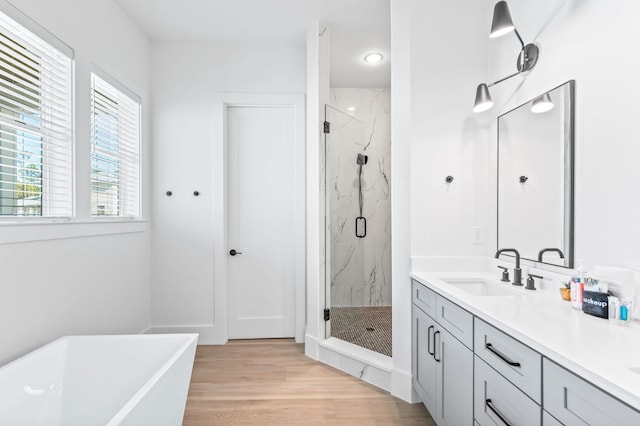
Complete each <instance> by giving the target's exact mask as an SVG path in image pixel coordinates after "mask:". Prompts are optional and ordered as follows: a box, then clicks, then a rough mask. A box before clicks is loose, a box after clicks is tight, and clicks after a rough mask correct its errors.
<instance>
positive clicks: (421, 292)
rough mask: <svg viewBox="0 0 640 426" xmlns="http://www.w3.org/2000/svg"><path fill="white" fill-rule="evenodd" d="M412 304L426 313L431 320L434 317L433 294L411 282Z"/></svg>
mask: <svg viewBox="0 0 640 426" xmlns="http://www.w3.org/2000/svg"><path fill="white" fill-rule="evenodd" d="M412 287H413V288H412V290H413V303H414V304H415V305H417V306H418V307H419V308H420V309H422V310H423V311H424V312H425V313H427V314H428V315H429V316H430V317H431V318H434V319H435V317H436V298H437V295H436V293H435V292H433V291H431V290H429V289H428V288H427V287H425V286H423V285H422V284H420V283H419V282H418V281H415V280H412Z"/></svg>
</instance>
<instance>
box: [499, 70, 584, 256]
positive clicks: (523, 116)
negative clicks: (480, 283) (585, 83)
mask: <svg viewBox="0 0 640 426" xmlns="http://www.w3.org/2000/svg"><path fill="white" fill-rule="evenodd" d="M574 86H575V81H573V80H571V81H569V82H567V83H565V84H563V85H561V86H559V87H556V88H554V89H552V90H550V91H548V92H546V93H543V94H541V95H540V96H538V97H537V98H535V99H532V100H531V101H529V102H527V103H526V104H523V105H520V106H519V107H517V108H515V109H513V110H511V111H509V112H507V113H505V114H503V115H501V116H499V117H498V182H497V183H498V210H497V211H498V218H497V219H498V226H497V230H498V235H497V243H498V248H499V249H500V248H515V249H517V250H518V251H519V252H520V255H521V257H522V258H523V259H529V260H533V261H538V262H543V263H549V264H553V265H557V266H563V267H566V268H572V267H573V257H574V253H573V229H574V212H573V209H574V207H573V206H574V203H573V197H574V192H573V186H574V183H573V182H574V177H573V175H574V170H573V169H574V134H575V131H574V122H575V120H574V96H575V95H574V92H575V87H574Z"/></svg>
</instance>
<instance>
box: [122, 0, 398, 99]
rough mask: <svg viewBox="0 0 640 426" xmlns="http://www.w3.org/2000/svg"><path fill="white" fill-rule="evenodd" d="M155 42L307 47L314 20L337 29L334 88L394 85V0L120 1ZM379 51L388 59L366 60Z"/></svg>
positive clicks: (333, 46) (333, 30) (334, 35)
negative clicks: (391, 60)
mask: <svg viewBox="0 0 640 426" xmlns="http://www.w3.org/2000/svg"><path fill="white" fill-rule="evenodd" d="M115 1H116V2H117V3H118V4H119V5H120V6H121V7H122V9H123V10H124V11H125V12H126V13H127V14H128V15H129V16H130V17H131V18H132V19H133V20H134V21H135V22H136V23H137V24H138V25H139V26H140V28H141V29H142V30H143V31H144V32H145V33H146V34H147V35H148V36H149V38H150V39H152V40H154V41H180V42H196V43H207V42H209V43H225V44H246V43H248V44H269V45H286V46H301V47H302V46H304V45H305V43H306V30H307V28H309V26H310V23H311V22H313V20H316V19H317V20H320V21H321V22H324V23H325V24H327V25H328V26H329V28H330V33H331V85H332V86H333V87H389V82H390V69H391V68H390V64H389V51H390V29H389V0H115ZM371 51H379V52H381V53H382V54H383V55H384V56H385V59H384V61H383V62H382V63H381V64H378V65H376V66H372V65H368V64H365V63H364V62H363V60H362V58H363V57H364V55H365V54H366V53H368V52H371Z"/></svg>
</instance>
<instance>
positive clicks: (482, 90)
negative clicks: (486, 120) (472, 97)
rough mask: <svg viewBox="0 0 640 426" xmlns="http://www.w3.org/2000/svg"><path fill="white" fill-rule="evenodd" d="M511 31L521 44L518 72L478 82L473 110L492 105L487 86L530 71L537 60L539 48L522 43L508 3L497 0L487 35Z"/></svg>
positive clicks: (480, 109) (491, 35) (531, 44)
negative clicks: (490, 80) (489, 31)
mask: <svg viewBox="0 0 640 426" xmlns="http://www.w3.org/2000/svg"><path fill="white" fill-rule="evenodd" d="M512 31H513V32H514V33H515V35H516V37H518V41H520V44H521V45H522V49H521V50H520V53H519V54H518V62H517V64H516V67H517V69H518V72H516V73H514V74H511V75H509V76H507V77H505V78H501V79H500V80H497V81H494V82H493V83H489V84H486V83H481V84H479V85H478V88H477V89H476V101H475V103H474V105H473V112H482V111H486V110H488V109H490V108H491V107H492V106H493V100H492V99H491V93H489V87H491V86H494V85H496V84H498V83H502V82H503V81H505V80H508V79H510V78H511V77H515V76H516V75H518V74H522V73H523V72H526V71H531V70H532V69H533V67H535V66H536V63H537V62H538V56H539V55H540V49H538V46H536V45H535V44H533V43H529V44H524V41H522V37H520V33H519V32H518V29H517V28H516V27H515V25H513V20H512V19H511V13H510V12H509V5H508V4H507V2H506V1H499V2H498V3H496V5H495V7H494V8H493V21H492V22H491V33H490V34H489V37H490V38H496V37H500V36H502V35H505V34H508V33H510V32H512Z"/></svg>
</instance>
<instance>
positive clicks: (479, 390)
mask: <svg viewBox="0 0 640 426" xmlns="http://www.w3.org/2000/svg"><path fill="white" fill-rule="evenodd" d="M474 368H475V373H474V376H475V377H474V381H473V383H474V392H473V393H474V402H473V412H474V416H475V420H476V422H478V424H480V425H481V426H494V425H499V426H503V425H505V424H508V425H523V426H526V425H536V426H539V425H540V420H541V418H540V417H541V416H542V408H540V406H539V405H538V404H536V403H535V402H534V401H533V400H532V399H531V398H529V397H528V396H527V395H525V394H524V393H523V392H521V391H520V390H518V389H517V388H516V387H515V386H514V385H513V384H511V383H509V381H508V380H507V379H505V378H504V377H502V376H501V375H500V374H499V373H498V372H496V371H495V370H494V369H493V368H491V367H490V366H489V365H488V364H487V363H486V362H484V361H483V360H482V359H480V358H479V357H478V356H475V357H474ZM500 417H502V419H501V418H500Z"/></svg>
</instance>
